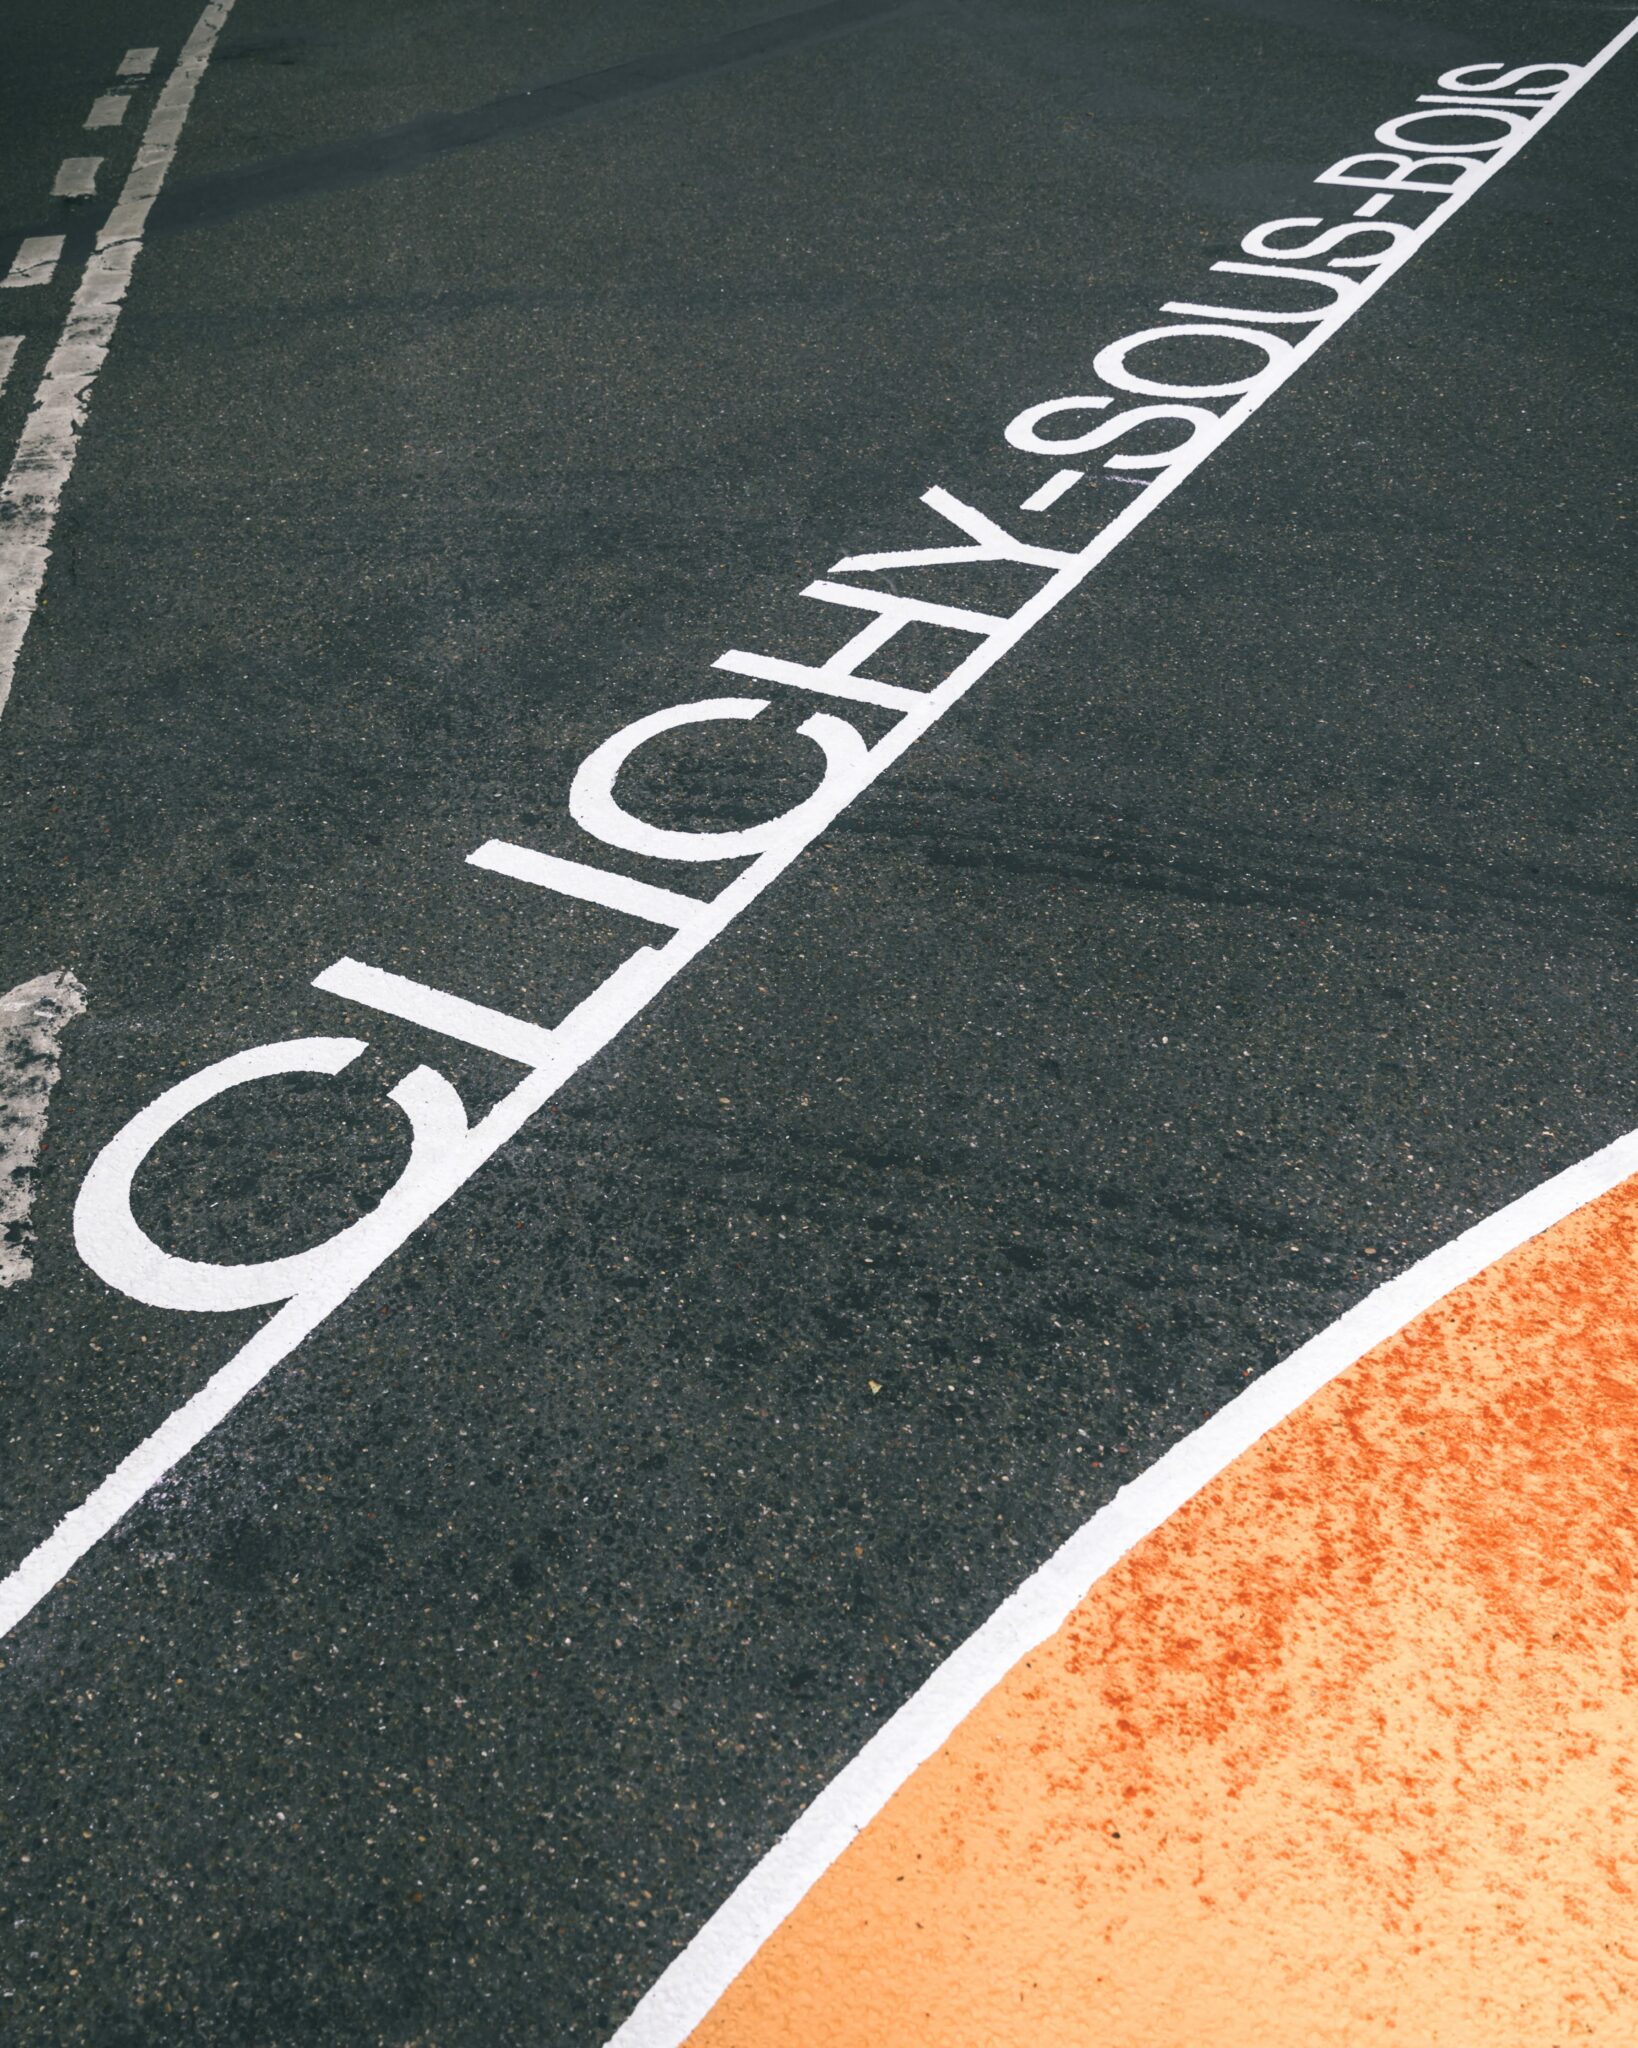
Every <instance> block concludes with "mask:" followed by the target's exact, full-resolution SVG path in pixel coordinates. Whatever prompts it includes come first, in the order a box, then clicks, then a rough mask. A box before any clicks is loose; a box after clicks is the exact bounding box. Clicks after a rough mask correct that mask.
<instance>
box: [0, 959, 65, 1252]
mask: <svg viewBox="0 0 1638 2048" xmlns="http://www.w3.org/2000/svg"><path fill="white" fill-rule="evenodd" d="M84 1008H85V990H84V989H83V988H81V986H80V984H79V983H78V982H77V981H76V980H75V979H74V977H73V975H72V974H70V973H69V972H68V971H67V969H66V968H60V969H59V970H58V971H57V972H56V973H55V974H39V975H36V976H35V978H34V979H33V980H32V981H25V982H23V983H21V984H20V985H19V986H18V987H16V988H14V989H12V990H11V992H10V993H9V994H8V995H3V996H0V1287H15V1286H16V1285H17V1284H18V1283H19V1281H23V1280H26V1279H27V1278H28V1276H29V1275H30V1274H31V1273H32V1272H33V1271H34V1240H33V1234H32V1232H31V1231H30V1229H29V1210H30V1209H31V1207H32V1206H33V1202H34V1173H35V1168H36V1167H37V1165H38V1164H39V1159H40V1146H41V1144H42V1142H43V1141H44V1138H45V1130H46V1112H47V1111H48V1110H49V1109H50V1107H51V1091H52V1089H53V1088H55V1087H56V1085H57V1082H58V1079H59V1078H60V1076H61V1072H62V1068H61V1061H60V1057H59V1044H60V1041H61V1039H62V1035H63V1032H64V1030H65V1029H66V1028H67V1026H68V1025H70V1024H71V1023H72V1022H73V1021H74V1019H75V1018H76V1017H77V1016H78V1015H79V1014H80V1012H81V1011H82V1010H83V1009H84Z"/></svg>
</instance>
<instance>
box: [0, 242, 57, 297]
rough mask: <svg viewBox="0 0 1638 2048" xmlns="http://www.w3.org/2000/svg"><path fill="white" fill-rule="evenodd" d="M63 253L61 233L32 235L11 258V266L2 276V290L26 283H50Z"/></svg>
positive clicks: (0, 286)
mask: <svg viewBox="0 0 1638 2048" xmlns="http://www.w3.org/2000/svg"><path fill="white" fill-rule="evenodd" d="M62 253H63V237H62V236H61V235H30V236H29V238H28V240H27V241H26V242H24V244H23V245H22V247H21V248H20V249H19V250H18V251H17V254H16V255H15V256H14V257H13V258H12V259H11V268H10V269H9V270H8V271H7V272H6V274H5V276H4V277H0V291H3V290H6V289H8V288H10V289H15V288H16V287H17V286H19V285H26V284H50V282H51V277H52V273H53V271H55V269H56V268H57V265H58V262H59V261H60V260H61V258H62Z"/></svg>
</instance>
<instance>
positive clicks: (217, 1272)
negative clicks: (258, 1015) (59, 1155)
mask: <svg viewBox="0 0 1638 2048" xmlns="http://www.w3.org/2000/svg"><path fill="white" fill-rule="evenodd" d="M365 1049H366V1042H365V1040H363V1039H362V1038H291V1039H286V1040H283V1041H281V1042H279V1043H276V1044H273V1045H256V1046H252V1047H251V1048H250V1050H249V1051H248V1052H236V1053H234V1054H233V1055H232V1056H231V1057H230V1058H228V1059H225V1060H218V1061H217V1062H216V1063H215V1065H214V1066H209V1067H203V1068H201V1069H200V1071H199V1072H198V1073H197V1074H190V1075H189V1076H188V1077H187V1079H186V1080H185V1081H178V1082H177V1084H176V1086H175V1087H174V1088H167V1089H166V1091H165V1093H164V1094H163V1095H161V1096H160V1097H158V1099H157V1100H156V1101H153V1102H150V1103H149V1104H148V1107H147V1108H146V1109H141V1110H138V1111H137V1113H136V1115H135V1116H134V1117H132V1119H131V1121H130V1122H129V1123H128V1124H127V1125H126V1126H125V1128H124V1129H123V1130H122V1131H119V1132H118V1133H117V1134H116V1135H115V1136H114V1137H112V1138H111V1139H110V1140H109V1141H108V1143H107V1144H106V1145H104V1147H103V1148H102V1150H101V1151H100V1152H99V1153H98V1154H97V1156H96V1158H95V1159H94V1160H93V1161H92V1162H91V1170H90V1172H89V1173H88V1174H87V1175H86V1176H85V1179H84V1180H83V1181H82V1182H81V1184H80V1192H79V1197H78V1199H77V1200H76V1201H75V1204H74V1242H75V1244H76V1245H77V1246H78V1247H79V1253H80V1257H81V1258H82V1259H84V1261H85V1263H86V1264H87V1265H88V1266H89V1267H90V1268H91V1270H92V1272H93V1273H95V1274H96V1275H97V1276H98V1278H99V1279H102V1280H106V1281H107V1283H108V1285H109V1286H110V1287H117V1288H118V1289H119V1290H120V1292H121V1293H122V1294H129V1295H131V1296H132V1297H133V1298H134V1299H135V1300H137V1301H146V1302H150V1303H151V1304H152V1305H153V1306H154V1307H155V1308H179V1309H197V1310H205V1309H210V1310H221V1309H235V1308H259V1307H261V1306H263V1305H264V1304H265V1303H268V1302H273V1301H288V1300H289V1299H290V1298H291V1296H292V1295H296V1294H302V1293H305V1292H307V1291H308V1290H309V1289H310V1288H312V1287H315V1286H316V1285H318V1284H319V1283H321V1282H322V1281H323V1280H324V1279H326V1278H327V1277H328V1276H329V1275H330V1274H331V1272H333V1270H334V1269H335V1267H336V1265H337V1263H338V1262H342V1261H344V1262H347V1263H349V1264H350V1263H351V1261H352V1258H353V1256H354V1254H356V1253H357V1252H358V1251H359V1250H360V1249H361V1248H362V1244H363V1240H365V1239H366V1238H367V1237H370V1236H373V1235H375V1234H377V1233H379V1232H380V1231H381V1230H382V1229H383V1228H388V1229H390V1228H392V1227H393V1226H394V1225H395V1223H396V1221H397V1212H398V1211H400V1210H401V1209H403V1208H404V1207H405V1206H406V1205H407V1204H408V1205H414V1204H415V1203H417V1202H418V1201H421V1200H422V1199H423V1192H424V1191H423V1189H422V1188H421V1186H420V1185H419V1184H420V1183H423V1182H424V1180H425V1178H426V1175H427V1172H428V1170H429V1169H430V1168H431V1167H432V1166H433V1165H434V1164H435V1163H436V1162H438V1161H439V1160H442V1161H444V1162H445V1163H446V1164H447V1161H448V1156H449V1152H450V1150H451V1148H452V1147H454V1146H456V1145H458V1144H459V1143H460V1141H461V1140H463V1139H464V1138H465V1137H466V1136H467V1121H466V1111H465V1109H464V1108H463V1107H462V1105H461V1099H460V1097H459V1096H458V1095H457V1094H456V1093H455V1090H454V1089H453V1088H452V1087H451V1086H450V1084H449V1083H448V1082H447V1081H446V1080H445V1079H444V1077H443V1075H442V1074H439V1073H435V1072H434V1071H433V1069H432V1068H431V1067H416V1068H415V1069H414V1070H413V1071H412V1072H411V1073H408V1074H406V1075H405V1076H404V1078H403V1080H402V1081H400V1082H399V1083H398V1085H397V1087H396V1088H394V1089H392V1091H391V1092H390V1094H389V1095H388V1098H387V1099H388V1100H389V1101H390V1102H396V1103H397V1105H398V1107H399V1108H400V1109H401V1110H402V1111H403V1112H404V1114H405V1115H406V1116H407V1117H408V1118H409V1121H410V1131H411V1146H410V1157H409V1163H408V1165H407V1166H406V1167H405V1168H404V1171H403V1173H402V1174H401V1175H400V1176H399V1178H398V1179H397V1180H396V1181H395V1182H394V1183H393V1185H392V1186H391V1187H390V1188H389V1189H388V1190H387V1192H386V1194H385V1195H383V1196H382V1198H381V1200H380V1202H379V1203H378V1204H377V1205H376V1207H375V1208H374V1209H372V1210H371V1211H370V1213H369V1214H368V1215H367V1216H361V1217H360V1218H359V1219H358V1221H357V1222H356V1223H350V1224H348V1225H347V1227H346V1228H345V1229H344V1230H339V1231H337V1232H336V1234H335V1236H334V1237H328V1238H326V1239H325V1240H324V1242H323V1243H322V1244H316V1245H312V1246H310V1247H309V1248H308V1249H307V1250H306V1251H304V1252H293V1253H291V1255H290V1256H289V1257H288V1258H283V1259H263V1260H261V1261H259V1262H258V1263H256V1264H254V1265H243V1266H229V1265H221V1266H218V1265H213V1264H212V1263H211V1262H210V1261H209V1260H207V1259H180V1258H177V1257H175V1256H174V1255H173V1254H172V1253H170V1252H166V1251H161V1250H160V1248H159V1246H158V1245H156V1244H155V1243H154V1241H153V1239H152V1238H151V1237H149V1235H148V1234H147V1232H146V1231H145V1230H144V1229H143V1228H142V1226H141V1224H140V1223H138V1222H137V1220H136V1217H135V1216H134V1215H133V1214H132V1213H131V1183H132V1182H133V1181H134V1180H135V1178H136V1175H137V1172H138V1169H139V1168H140V1167H141V1165H142V1163H143V1161H144V1160H145V1159H146V1158H147V1157H148V1154H149V1153H150V1152H152V1151H153V1149H154V1147H155V1146H156V1145H157V1144H158V1143H159V1141H160V1140H161V1139H162V1138H163V1137H165V1136H166V1134H167V1133H168V1132H170V1131H171V1130H173V1129H174V1128H175V1127H176V1125H178V1124H179V1123H181V1121H182V1120H183V1118H184V1117H186V1116H189V1115H191V1114H192V1112H193V1111H194V1110H196V1109H200V1108H202V1107H203V1106H204V1105H205V1104H206V1103H207V1102H210V1101H213V1100H214V1099H215V1097H216V1096H218V1095H224V1094H226V1092H227V1091H228V1089H230V1088H238V1087H240V1086H242V1085H243V1083H245V1082H246V1081H258V1080H263V1079H265V1078H266V1077H268V1076H269V1075H272V1074H339V1073H340V1072H341V1070H342V1069H343V1067H347V1066H350V1065H351V1064H352V1062H353V1061H354V1060H355V1059H357V1057H358V1055H359V1054H360V1053H361V1052H363V1051H364V1050H365Z"/></svg>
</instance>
